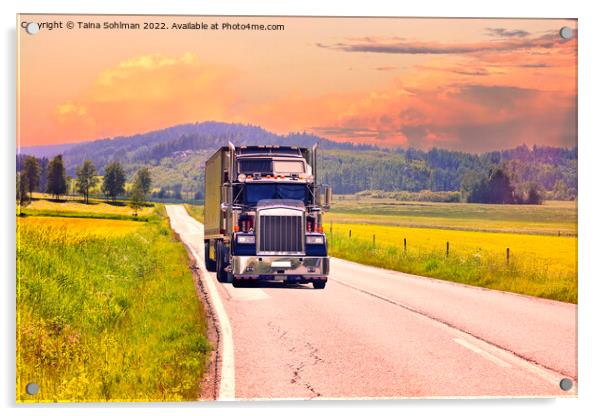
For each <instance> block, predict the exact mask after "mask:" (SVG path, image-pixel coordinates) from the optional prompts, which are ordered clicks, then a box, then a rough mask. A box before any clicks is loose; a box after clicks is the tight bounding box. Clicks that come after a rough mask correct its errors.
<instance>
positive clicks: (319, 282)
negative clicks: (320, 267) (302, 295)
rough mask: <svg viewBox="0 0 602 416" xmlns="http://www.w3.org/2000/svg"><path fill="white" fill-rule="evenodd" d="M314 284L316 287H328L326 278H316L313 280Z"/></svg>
mask: <svg viewBox="0 0 602 416" xmlns="http://www.w3.org/2000/svg"><path fill="white" fill-rule="evenodd" d="M311 284H312V285H314V289H324V288H325V287H326V280H316V281H313V282H311Z"/></svg>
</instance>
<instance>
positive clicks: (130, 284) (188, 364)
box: [16, 203, 212, 402]
mask: <svg viewBox="0 0 602 416" xmlns="http://www.w3.org/2000/svg"><path fill="white" fill-rule="evenodd" d="M50 204H51V203H50ZM57 205H58V203H57ZM78 207H79V213H80V214H81V216H85V215H86V214H94V212H95V211H94V210H95V209H96V208H97V206H90V207H87V206H85V205H83V204H82V205H79V206H78ZM51 208H54V206H52V205H49V206H45V208H44V209H51ZM86 208H89V211H86ZM57 209H58V207H57ZM153 209H154V208H153ZM148 216H149V219H148V221H144V222H139V221H124V220H114V219H98V218H62V217H50V216H44V217H35V216H25V217H17V392H16V394H17V401H18V402H64V401H92V402H97V401H166V400H167V401H178V400H196V399H197V398H198V395H199V389H200V381H201V380H202V377H203V372H204V370H205V367H206V365H207V362H208V359H209V356H210V352H211V348H212V347H211V345H210V343H209V342H208V340H207V338H206V330H207V328H206V320H205V312H204V310H203V307H202V305H201V304H200V303H199V301H198V299H197V296H196V292H195V287H194V282H193V279H192V276H191V272H190V270H189V269H188V267H187V266H188V264H189V260H188V256H187V253H186V250H185V248H184V247H183V245H182V244H181V243H180V242H179V241H178V240H177V238H176V237H175V236H174V235H173V233H172V231H171V230H170V228H169V225H168V221H167V219H166V218H165V216H164V209H162V207H157V208H156V209H154V211H153V212H152V213H150V214H148ZM30 382H35V383H37V384H38V385H39V386H40V391H39V393H38V394H37V395H35V396H29V395H27V394H25V385H26V384H27V383H30Z"/></svg>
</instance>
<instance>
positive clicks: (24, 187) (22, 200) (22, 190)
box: [17, 171, 31, 215]
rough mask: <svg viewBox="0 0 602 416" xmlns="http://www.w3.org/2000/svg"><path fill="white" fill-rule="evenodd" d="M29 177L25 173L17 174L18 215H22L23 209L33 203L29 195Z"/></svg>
mask: <svg viewBox="0 0 602 416" xmlns="http://www.w3.org/2000/svg"><path fill="white" fill-rule="evenodd" d="M27 181H28V179H27V175H26V174H25V172H24V171H23V172H18V173H17V204H18V212H17V213H18V214H19V215H21V209H22V208H23V207H25V206H27V205H29V203H30V202H31V200H30V199H29V195H28V188H29V183H28V182H27Z"/></svg>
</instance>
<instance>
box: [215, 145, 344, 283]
mask: <svg viewBox="0 0 602 416" xmlns="http://www.w3.org/2000/svg"><path fill="white" fill-rule="evenodd" d="M323 188H324V201H322V197H321V189H322V186H320V185H318V183H317V146H314V147H313V148H312V149H307V148H301V147H295V146H239V147H236V146H234V145H232V144H231V143H230V144H229V146H228V147H222V148H221V149H219V150H218V151H217V152H216V153H215V154H214V155H213V156H212V157H211V158H209V159H208V160H207V163H206V165H205V264H206V267H207V269H208V270H210V271H215V272H216V274H217V279H218V280H219V281H220V282H231V283H232V284H233V285H234V286H240V285H242V284H243V283H244V282H250V281H258V280H269V281H282V282H285V283H312V285H313V287H314V288H316V289H323V288H324V287H325V286H326V281H327V279H328V272H329V258H328V244H327V239H326V235H325V234H324V230H323V227H322V214H323V213H324V212H326V211H327V210H328V209H329V207H330V201H331V198H332V192H331V190H330V188H329V187H327V186H324V187H323Z"/></svg>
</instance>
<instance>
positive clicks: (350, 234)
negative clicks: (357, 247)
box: [349, 229, 351, 238]
mask: <svg viewBox="0 0 602 416" xmlns="http://www.w3.org/2000/svg"><path fill="white" fill-rule="evenodd" d="M349 238H351V229H350V230H349Z"/></svg>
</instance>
